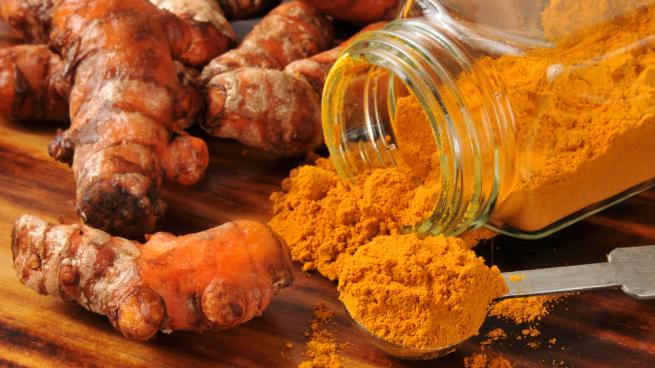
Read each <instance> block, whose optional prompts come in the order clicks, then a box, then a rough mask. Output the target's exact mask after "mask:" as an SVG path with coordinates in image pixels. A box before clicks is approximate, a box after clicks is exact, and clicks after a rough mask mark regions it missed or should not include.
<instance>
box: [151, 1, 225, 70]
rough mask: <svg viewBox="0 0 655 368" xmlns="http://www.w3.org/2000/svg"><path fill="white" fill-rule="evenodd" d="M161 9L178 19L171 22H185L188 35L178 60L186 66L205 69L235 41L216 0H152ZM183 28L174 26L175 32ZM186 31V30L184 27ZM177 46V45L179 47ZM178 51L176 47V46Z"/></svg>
mask: <svg viewBox="0 0 655 368" xmlns="http://www.w3.org/2000/svg"><path fill="white" fill-rule="evenodd" d="M150 2H151V3H152V4H154V5H155V6H157V7H158V8H159V9H164V10H168V11H170V12H171V13H173V14H175V15H176V16H177V17H174V18H172V19H171V21H180V20H181V21H182V22H183V23H185V25H186V26H187V27H186V32H185V33H184V34H183V35H182V36H180V35H175V36H173V37H169V39H174V38H176V37H179V38H181V40H180V42H177V44H179V47H180V50H177V52H176V54H177V55H176V59H178V60H180V61H182V62H183V63H184V64H185V65H190V66H193V67H202V66H204V65H205V64H207V63H208V62H209V61H211V60H212V59H213V58H215V57H216V56H218V55H220V54H222V53H223V52H225V51H226V50H227V49H228V48H229V47H230V46H232V44H233V43H234V42H235V40H236V35H235V33H234V30H232V26H231V25H230V23H229V22H228V21H227V19H225V16H224V15H223V12H222V11H221V9H220V8H219V7H218V4H217V3H216V1H215V0H150ZM176 28H177V29H180V27H173V29H176ZM182 28H185V27H182ZM176 46H177V45H176ZM174 49H175V46H174Z"/></svg>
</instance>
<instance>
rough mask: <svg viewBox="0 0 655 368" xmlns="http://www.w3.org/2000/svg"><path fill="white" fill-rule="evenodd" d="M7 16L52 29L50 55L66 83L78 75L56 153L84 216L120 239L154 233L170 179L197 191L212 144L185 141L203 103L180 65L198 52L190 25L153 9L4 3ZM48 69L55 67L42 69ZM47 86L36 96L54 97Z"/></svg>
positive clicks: (42, 0) (44, 1)
mask: <svg viewBox="0 0 655 368" xmlns="http://www.w3.org/2000/svg"><path fill="white" fill-rule="evenodd" d="M10 5H11V6H10ZM0 9H2V14H1V15H2V16H3V17H4V19H6V20H8V21H10V22H13V24H19V25H21V24H31V23H30V22H32V21H33V20H35V19H38V20H40V21H41V22H43V24H42V28H43V29H50V30H51V31H50V45H51V47H52V48H53V49H54V51H55V52H57V54H59V55H63V58H62V63H63V66H61V70H62V71H63V72H62V74H64V76H65V77H72V76H74V79H73V81H74V82H72V84H70V85H69V89H70V92H69V93H66V94H65V95H66V96H67V97H69V116H70V119H71V126H70V128H69V129H68V130H67V131H65V132H59V133H58V135H57V137H55V139H54V140H53V142H52V143H51V145H50V147H49V148H50V149H49V150H50V153H51V155H52V156H53V157H55V158H56V159H58V160H60V161H63V162H67V163H70V164H72V168H73V172H74V174H75V178H76V184H77V188H76V198H77V208H78V211H79V213H80V215H81V217H82V218H83V219H84V220H85V221H86V222H87V223H89V224H91V225H94V226H95V227H99V228H102V229H105V230H109V231H111V232H113V233H115V234H117V235H123V236H129V237H136V236H140V235H143V234H144V233H147V232H151V231H152V230H153V229H154V228H155V225H156V222H157V220H158V219H159V218H160V217H161V216H162V214H163V210H164V205H163V203H162V201H161V200H160V199H159V195H160V191H161V185H162V181H163V178H164V175H166V174H167V175H168V178H169V179H172V180H175V181H176V182H178V183H180V184H184V185H190V184H194V183H196V182H197V181H198V180H200V179H201V178H202V176H203V174H204V171H205V169H206V167H207V165H208V152H207V146H206V144H205V143H204V142H203V141H201V140H199V139H197V138H193V137H190V136H187V135H184V134H183V133H182V129H184V128H186V127H187V126H188V125H189V124H190V123H191V122H192V121H193V120H194V119H195V118H196V117H197V116H198V115H199V112H200V111H202V103H203V99H202V96H201V95H200V94H199V93H198V92H197V91H196V90H195V89H194V88H192V87H191V86H188V85H184V84H182V83H181V82H180V81H179V80H178V69H177V68H176V64H175V63H174V61H173V59H178V60H180V59H184V55H185V53H186V52H187V51H188V50H189V49H190V48H191V47H192V42H193V37H192V34H193V33H192V31H191V30H190V29H189V24H188V23H186V22H184V21H183V20H181V19H180V18H178V17H176V16H175V15H173V14H171V13H169V12H166V11H162V10H159V9H157V8H156V7H155V6H154V5H152V4H150V3H149V2H148V1H147V0H122V1H118V0H111V1H101V0H89V1H78V0H3V2H2V8H0ZM12 9H13V10H16V9H18V10H19V11H18V10H17V12H16V13H13V14H12V13H8V10H12ZM25 29H26V28H25ZM27 33H29V32H27ZM33 33H35V32H33ZM16 47H20V46H16ZM6 50H7V49H5V50H3V52H4V51H6ZM210 56H211V55H204V56H203V57H201V58H199V60H200V59H202V58H205V59H208V58H209V57H210ZM50 57H52V54H50ZM42 59H44V60H45V59H46V57H43V58H42ZM44 65H50V64H48V63H46V62H41V63H39V65H37V66H38V67H43V66H44ZM0 67H1V68H4V66H3V65H1V64H0ZM55 69H56V68H55ZM2 70H3V69H0V71H2ZM36 70H37V71H38V68H36ZM47 70H48V71H49V72H54V71H53V70H52V69H50V68H48V69H47ZM23 74H26V73H23ZM42 74H43V73H42ZM64 79H65V78H64ZM40 83H41V84H37V85H35V86H34V88H33V89H34V90H35V91H44V90H45V91H50V90H52V88H50V84H51V83H50V81H49V80H48V78H45V79H43V80H42V81H41V82H40ZM69 83H71V82H70V81H69ZM54 84H55V85H56V83H54ZM16 86H18V87H20V85H17V84H16V83H14V86H13V90H14V93H15V92H16V91H20V88H18V89H16ZM39 86H41V89H39V88H38V87H39ZM55 89H56V90H60V88H55ZM0 90H1V91H3V93H5V91H8V92H7V93H8V94H11V91H10V90H9V89H7V88H4V86H3V87H2V88H0ZM51 97H52V96H51ZM18 100H20V98H19V99H18ZM7 101H17V99H16V98H13V99H11V98H6V97H3V100H2V101H0V102H2V104H3V106H2V110H0V112H2V113H3V114H5V113H7V111H13V112H14V114H15V111H16V109H15V108H13V106H14V104H13V103H12V107H11V108H7V106H8V105H7V103H8V102H7ZM174 133H178V134H182V135H180V136H177V137H176V136H175V135H174Z"/></svg>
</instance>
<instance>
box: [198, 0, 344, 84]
mask: <svg viewBox="0 0 655 368" xmlns="http://www.w3.org/2000/svg"><path fill="white" fill-rule="evenodd" d="M333 37H334V35H333V29H332V24H331V23H330V21H329V20H328V19H327V18H326V17H324V16H323V15H321V14H319V13H318V12H317V11H316V9H314V8H313V7H312V6H310V5H307V4H304V3H301V2H300V1H290V2H288V3H284V4H282V5H280V6H278V7H276V8H275V9H273V10H272V11H271V12H270V13H269V14H268V15H266V16H265V17H264V18H263V19H262V20H261V21H260V22H259V23H258V24H257V25H256V26H255V28H253V30H252V31H251V32H250V33H249V34H248V36H246V38H245V39H244V40H243V43H242V44H241V45H240V46H239V47H237V48H236V49H233V50H230V51H228V52H226V53H224V54H223V55H220V56H219V57H217V58H215V59H214V60H212V61H211V62H210V63H209V65H207V66H206V67H205V69H204V70H203V72H202V75H201V80H202V81H203V82H204V83H205V84H206V83H208V82H209V81H210V80H211V79H212V78H213V77H215V76H217V75H219V74H221V73H225V72H228V71H231V70H235V69H238V68H244V67H261V68H266V69H279V70H281V69H283V68H284V67H285V66H286V65H287V64H289V63H290V62H292V61H294V60H298V59H302V58H305V57H308V56H311V55H314V54H316V53H318V52H320V51H322V50H325V49H327V48H328V47H330V45H331V44H332V41H333Z"/></svg>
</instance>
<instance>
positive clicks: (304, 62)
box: [284, 22, 387, 96]
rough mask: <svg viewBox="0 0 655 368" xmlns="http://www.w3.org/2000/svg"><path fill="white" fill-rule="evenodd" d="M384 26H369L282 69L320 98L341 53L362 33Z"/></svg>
mask: <svg viewBox="0 0 655 368" xmlns="http://www.w3.org/2000/svg"><path fill="white" fill-rule="evenodd" d="M386 24H387V22H377V23H373V24H369V25H368V26H366V27H364V28H362V29H361V30H360V31H359V32H357V33H356V34H355V35H354V36H352V37H351V38H349V39H348V40H346V41H345V42H342V43H341V44H340V45H339V46H337V47H335V48H332V49H330V50H327V51H323V52H321V53H319V54H316V55H314V56H311V57H308V58H305V59H300V60H296V61H293V62H291V63H289V65H287V66H286V67H285V68H284V71H285V72H287V73H290V74H295V75H301V76H303V77H304V78H305V79H306V80H307V81H308V82H309V84H311V85H312V87H313V88H314V91H316V93H317V94H318V95H319V96H322V95H323V86H324V85H325V78H327V75H328V72H329V71H330V69H331V68H332V65H334V63H335V62H336V61H337V59H338V58H339V55H341V52H342V51H343V50H344V49H345V48H346V47H347V46H348V45H349V44H350V43H351V42H352V41H353V40H354V39H356V38H357V37H359V36H360V35H361V34H362V33H364V32H369V31H374V30H376V29H380V28H382V27H384V26H385V25H386Z"/></svg>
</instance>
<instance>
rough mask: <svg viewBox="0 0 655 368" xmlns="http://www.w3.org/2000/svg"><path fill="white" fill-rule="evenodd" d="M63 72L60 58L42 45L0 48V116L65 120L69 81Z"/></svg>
mask: <svg viewBox="0 0 655 368" xmlns="http://www.w3.org/2000/svg"><path fill="white" fill-rule="evenodd" d="M12 43H13V41H12ZM64 74H65V73H64V63H63V62H62V60H61V58H60V57H59V56H58V55H56V54H54V53H52V52H51V51H50V49H49V48H48V46H46V45H18V46H13V47H7V48H2V49H0V75H3V77H2V78H0V116H4V117H8V118H10V119H12V120H28V119H29V120H32V119H34V120H49V121H66V120H67V119H68V103H67V101H66V97H65V96H66V94H67V91H68V89H69V83H67V79H66V78H65V76H64Z"/></svg>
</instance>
